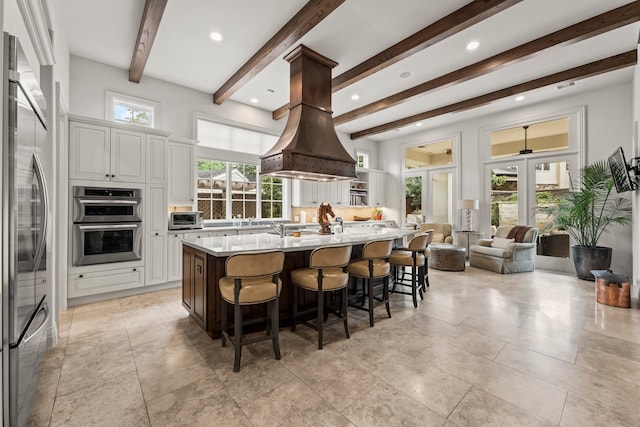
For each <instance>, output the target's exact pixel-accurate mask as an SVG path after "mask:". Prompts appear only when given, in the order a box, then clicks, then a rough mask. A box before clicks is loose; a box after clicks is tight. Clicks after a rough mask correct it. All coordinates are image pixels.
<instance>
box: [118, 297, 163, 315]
mask: <svg viewBox="0 0 640 427" xmlns="http://www.w3.org/2000/svg"><path fill="white" fill-rule="evenodd" d="M119 302H120V307H121V309H122V312H123V313H126V312H129V311H136V310H141V309H146V308H153V307H162V306H164V301H163V300H162V298H160V296H159V295H158V293H157V292H151V293H148V294H140V295H133V296H130V297H124V298H120V299H119Z"/></svg>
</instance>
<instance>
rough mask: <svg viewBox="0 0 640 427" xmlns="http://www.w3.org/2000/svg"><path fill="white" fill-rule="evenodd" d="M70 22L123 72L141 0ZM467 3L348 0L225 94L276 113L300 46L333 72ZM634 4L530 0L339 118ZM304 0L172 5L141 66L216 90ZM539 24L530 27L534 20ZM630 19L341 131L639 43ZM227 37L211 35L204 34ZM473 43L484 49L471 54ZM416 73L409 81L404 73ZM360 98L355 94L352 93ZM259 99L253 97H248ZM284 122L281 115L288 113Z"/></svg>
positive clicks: (425, 55) (425, 53)
mask: <svg viewBox="0 0 640 427" xmlns="http://www.w3.org/2000/svg"><path fill="white" fill-rule="evenodd" d="M60 3H61V5H62V12H63V17H62V19H63V22H64V26H65V28H66V31H67V38H68V44H69V48H70V51H71V53H72V54H74V55H78V56H82V57H85V58H89V59H92V60H96V61H99V62H103V63H105V64H109V65H113V66H116V67H120V68H123V69H128V68H129V65H130V63H131V57H132V53H133V49H134V45H135V43H136V38H137V34H138V28H139V26H140V20H141V17H142V13H143V9H144V0H110V1H108V2H107V1H102V0H63V1H61V2H60ZM468 3H469V1H468V0H448V1H446V2H444V1H441V0H398V1H388V0H346V1H345V2H344V3H343V4H341V5H340V6H338V7H337V8H336V9H335V10H334V11H333V12H332V13H330V14H329V15H328V16H327V17H326V18H324V19H323V20H322V21H320V22H319V23H318V24H317V25H316V26H315V27H313V28H312V29H311V30H310V31H309V32H307V33H306V34H305V35H304V36H303V37H302V38H301V39H300V40H299V41H298V42H295V43H294V44H293V45H292V46H291V47H290V48H288V49H287V50H286V51H285V52H283V53H282V54H279V55H278V56H277V59H276V60H274V61H272V62H271V63H270V64H268V65H267V66H266V67H265V68H264V69H263V70H262V71H261V72H259V73H258V74H257V75H256V76H255V77H253V78H252V79H251V80H250V81H249V82H248V83H247V84H245V85H244V86H242V87H241V88H240V89H239V90H237V91H236V92H235V93H233V95H231V97H230V99H231V100H233V101H237V102H241V103H246V104H249V105H253V106H255V107H257V108H262V109H265V110H267V111H273V110H276V109H277V108H279V107H281V106H283V105H284V104H286V103H287V102H288V101H289V64H288V63H287V62H286V61H284V60H282V57H284V56H285V54H286V53H288V52H289V51H291V50H292V49H293V47H295V46H297V45H298V44H299V43H303V44H305V45H306V46H308V47H310V48H311V49H313V50H316V51H317V52H318V53H320V54H322V55H324V56H326V57H328V58H330V59H332V60H334V61H336V62H338V66H336V67H335V68H334V70H333V76H334V77H335V76H337V75H339V74H341V73H343V72H345V71H347V70H349V69H351V68H352V67H354V66H356V65H358V64H359V63H361V62H362V61H364V60H366V59H368V58H370V57H372V56H374V55H375V54H377V53H379V52H380V51H382V50H384V49H386V48H388V47H390V46H392V45H394V44H395V43H397V42H399V41H400V40H402V39H404V38H406V37H408V36H410V35H411V34H413V33H415V32H417V31H419V30H421V29H422V28H424V27H426V26H428V25H430V24H432V23H434V22H435V21H437V20H439V19H441V18H443V17H445V16H446V15H448V14H450V13H452V12H454V11H456V10H457V9H459V8H461V7H463V6H465V5H466V4H468ZM627 3H631V2H629V1H628V0H607V1H602V0H563V1H557V0H523V1H521V2H516V4H515V5H513V6H511V7H509V8H506V9H505V10H503V11H501V12H499V13H497V14H495V15H493V16H491V17H489V18H487V19H485V20H483V21H481V22H479V23H477V24H475V25H472V26H471V27H469V28H467V29H465V30H463V31H460V32H458V33H456V34H454V35H452V36H450V37H448V38H446V39H444V40H443V41H440V42H439V43H436V44H434V45H433V46H431V47H428V48H426V49H424V50H421V51H420V52H418V53H415V54H414V55H412V56H409V57H408V58H406V59H403V60H401V61H399V62H397V63H395V64H393V65H390V66H388V67H387V68H384V69H382V70H381V71H379V72H377V73H375V74H373V75H371V76H369V77H367V78H365V79H363V80H360V81H359V82H357V83H355V84H352V85H350V86H348V87H346V88H344V89H342V90H339V91H337V92H334V93H333V98H332V103H333V110H334V117H336V116H338V115H341V114H344V113H347V112H349V111H351V110H354V109H356V108H359V107H362V106H365V105H367V104H370V103H372V102H374V101H378V100H380V99H383V98H385V97H388V96H390V95H392V94H394V93H397V92H400V91H402V90H406V89H408V88H411V87H413V86H416V85H418V84H420V83H423V82H426V81H429V80H431V79H434V78H436V77H438V76H441V75H443V74H446V73H449V72H451V71H454V70H457V69H459V68H461V67H465V66H467V65H470V64H473V63H476V62H478V61H481V60H483V59H485V58H488V57H491V56H493V55H496V54H498V53H501V52H503V51H506V50H509V49H511V48H514V47H516V46H518V45H521V44H523V43H526V42H529V41H531V40H534V39H536V38H538V37H541V36H544V35H547V34H549V33H552V32H554V31H557V30H560V29H563V28H565V27H568V26H570V25H573V24H576V23H578V22H580V21H583V20H585V19H588V18H591V17H593V16H595V15H598V14H601V13H604V12H607V11H609V10H611V9H614V8H616V7H619V6H622V5H625V4H627ZM305 4H307V1H306V0H287V1H282V0H260V1H255V0H235V1H233V2H230V1H222V0H182V1H178V0H169V1H168V4H167V6H166V9H165V11H164V14H163V16H162V20H161V22H160V26H159V28H158V32H157V35H156V38H155V41H154V43H153V46H152V49H151V53H150V55H149V58H148V61H147V63H146V67H145V68H144V74H143V76H142V79H143V80H144V78H145V77H154V78H158V79H162V80H166V81H169V82H172V83H176V84H180V85H183V86H187V87H190V88H194V89H198V90H201V91H204V92H207V93H211V94H213V93H214V92H216V91H217V90H218V89H219V88H220V87H221V86H222V85H223V84H224V83H225V82H226V81H227V80H228V79H229V78H230V77H231V76H232V75H233V74H234V73H235V72H236V71H237V70H238V69H239V68H240V67H241V66H242V65H243V64H244V63H245V62H246V61H247V60H249V58H251V56H252V55H253V54H254V53H255V52H256V51H258V50H259V49H260V48H261V47H262V46H263V45H264V44H265V43H266V42H267V41H268V40H269V39H270V38H271V37H272V36H273V35H274V34H276V33H277V32H278V30H279V29H280V28H282V27H283V26H284V25H285V24H286V23H287V21H289V19H291V17H293V16H294V15H295V14H296V13H297V12H298V10H300V9H301V8H303V6H305ZM533 23H535V24H533ZM639 30H640V23H638V22H635V23H632V24H628V25H626V26H623V27H621V28H618V29H615V30H612V31H609V32H605V33H603V34H601V35H597V36H595V37H591V38H588V39H586V40H583V41H579V42H576V43H573V44H567V45H566V46H561V47H553V48H550V49H547V50H545V51H543V52H541V53H538V54H537V55H534V56H533V57H531V58H529V59H526V60H522V61H514V63H512V64H510V65H506V66H503V67H501V68H499V69H498V70H496V71H493V72H490V73H487V74H485V75H483V76H480V77H477V78H473V79H471V80H468V81H466V82H463V83H458V84H455V85H451V86H449V87H447V88H442V89H437V90H434V91H431V92H429V93H427V94H424V95H421V96H416V97H413V98H412V99H410V100H408V101H405V102H403V103H401V104H399V105H396V106H393V107H391V108H387V109H384V110H382V111H379V112H376V113H373V114H369V115H366V116H364V117H361V118H357V119H355V120H351V121H348V122H346V123H343V124H340V125H338V126H337V129H338V130H339V131H342V132H345V133H348V134H353V133H355V132H360V131H363V130H366V129H369V128H372V127H374V126H378V125H382V124H385V123H389V122H392V121H394V120H398V119H402V118H405V117H408V116H412V115H415V114H418V113H422V112H426V111H429V110H433V109H435V108H439V107H442V106H446V105H449V104H452V103H456V102H459V101H463V100H466V99H469V98H474V97H477V96H480V95H483V94H487V93H490V92H493V91H496V90H499V89H504V88H506V87H508V86H512V85H515V84H519V83H524V82H528V81H530V80H533V79H537V78H539V77H544V76H547V75H550V74H554V73H558V72H560V71H563V70H566V69H569V68H573V67H577V66H579V65H583V64H587V63H590V62H592V61H596V60H600V59H604V58H607V57H609V56H613V55H616V54H620V53H624V52H627V51H630V50H634V49H636V46H637V42H638V34H639ZM212 31H217V32H219V33H221V34H222V36H223V40H222V41H220V42H215V41H213V40H211V39H210V38H209V33H210V32H212ZM471 40H477V41H479V42H480V47H479V48H477V49H476V50H474V51H470V52H469V51H467V50H466V49H465V46H466V45H467V43H468V42H469V41H471ZM632 68H633V67H626V68H623V69H621V70H617V71H612V72H608V73H605V74H600V75H598V76H595V77H589V78H586V79H582V80H579V81H578V84H576V85H575V86H571V87H568V88H566V89H562V90H558V89H557V88H556V86H557V84H553V85H548V86H545V87H541V88H538V89H534V90H531V91H529V92H527V93H524V95H525V96H526V98H525V99H524V100H523V101H520V102H516V101H514V99H513V96H509V97H506V98H503V99H500V100H497V101H494V102H492V103H490V104H488V105H484V106H481V107H479V108H474V109H472V110H469V111H464V112H460V113H449V114H444V115H440V116H437V117H434V118H430V119H428V120H423V121H422V126H421V127H419V128H418V127H416V126H415V123H412V124H408V125H406V126H403V127H399V128H400V130H397V128H394V129H391V130H389V131H386V132H383V133H377V134H372V135H369V136H367V138H370V139H372V140H376V141H385V140H389V139H393V138H397V137H400V136H401V135H405V134H409V133H412V132H417V131H423V130H424V129H427V128H430V127H434V126H439V125H442V124H445V123H447V122H450V121H454V120H455V121H457V120H464V119H467V118H469V117H472V116H475V115H479V114H487V113H490V112H494V111H500V110H505V109H512V108H514V107H520V106H524V105H527V104H530V103H535V102H540V101H543V100H549V99H552V98H556V97H561V96H566V95H569V94H574V93H577V92H581V91H588V90H591V89H594V88H597V87H601V86H604V85H609V84H612V83H615V82H622V81H630V80H631V78H632V74H633V71H632ZM406 72H409V73H411V75H410V76H409V77H407V78H401V77H400V75H401V74H403V73H406ZM354 94H358V95H359V99H358V100H356V101H354V100H352V99H351V97H352V95H354ZM252 98H256V99H258V102H257V103H255V104H254V103H252V102H251V99H252ZM281 120H283V121H284V120H286V118H284V119H281Z"/></svg>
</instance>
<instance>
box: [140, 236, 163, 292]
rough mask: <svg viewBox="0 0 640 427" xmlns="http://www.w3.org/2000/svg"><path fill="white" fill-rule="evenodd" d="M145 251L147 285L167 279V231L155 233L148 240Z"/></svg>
mask: <svg viewBox="0 0 640 427" xmlns="http://www.w3.org/2000/svg"><path fill="white" fill-rule="evenodd" d="M146 243H147V249H146V251H145V254H146V255H145V270H146V272H147V274H146V275H145V282H144V284H145V286H150V285H157V284H158V283H165V282H166V281H167V262H166V261H167V233H166V232H164V233H153V234H152V235H150V236H149V237H148V238H147V240H146Z"/></svg>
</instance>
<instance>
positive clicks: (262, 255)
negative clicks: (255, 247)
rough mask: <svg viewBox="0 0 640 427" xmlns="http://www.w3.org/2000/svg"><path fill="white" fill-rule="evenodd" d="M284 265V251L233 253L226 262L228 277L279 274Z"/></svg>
mask: <svg viewBox="0 0 640 427" xmlns="http://www.w3.org/2000/svg"><path fill="white" fill-rule="evenodd" d="M283 266H284V252H282V251H266V252H245V253H242V254H236V255H231V256H230V257H229V258H227V261H226V263H225V270H226V274H227V277H232V278H236V277H240V278H242V277H259V276H269V275H273V274H278V273H280V272H281V271H282V267H283Z"/></svg>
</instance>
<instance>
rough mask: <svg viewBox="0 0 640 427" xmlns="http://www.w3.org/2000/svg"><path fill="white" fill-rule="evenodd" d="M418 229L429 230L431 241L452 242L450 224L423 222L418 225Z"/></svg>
mask: <svg viewBox="0 0 640 427" xmlns="http://www.w3.org/2000/svg"><path fill="white" fill-rule="evenodd" d="M418 231H419V232H420V233H424V232H425V231H431V236H432V239H431V243H449V244H453V236H452V235H451V224H433V223H425V224H420V225H419V226H418Z"/></svg>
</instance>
